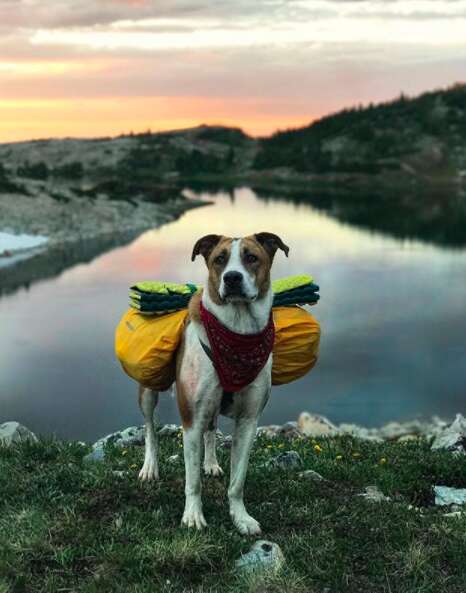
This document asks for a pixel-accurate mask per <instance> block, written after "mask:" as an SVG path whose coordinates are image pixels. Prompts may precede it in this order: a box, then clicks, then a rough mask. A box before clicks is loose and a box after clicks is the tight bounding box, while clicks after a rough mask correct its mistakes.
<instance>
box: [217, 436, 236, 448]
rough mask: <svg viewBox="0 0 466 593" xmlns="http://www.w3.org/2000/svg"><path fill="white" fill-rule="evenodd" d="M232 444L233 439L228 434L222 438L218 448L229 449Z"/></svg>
mask: <svg viewBox="0 0 466 593" xmlns="http://www.w3.org/2000/svg"><path fill="white" fill-rule="evenodd" d="M232 444H233V437H232V436H231V435H230V434H228V435H227V436H226V437H224V438H223V440H222V442H221V443H220V446H221V447H223V448H224V449H231V446H232Z"/></svg>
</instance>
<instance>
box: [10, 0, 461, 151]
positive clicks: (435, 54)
mask: <svg viewBox="0 0 466 593" xmlns="http://www.w3.org/2000/svg"><path fill="white" fill-rule="evenodd" d="M465 80H466V0H93V1H90V0H0V142H11V141H17V140H26V139H31V138H47V137H66V136H76V137H96V136H107V135H112V136H113V135H118V134H121V133H127V132H130V131H133V132H141V131H145V130H147V129H151V130H152V131H159V130H169V129H179V128H185V127H191V126H195V125H199V124H201V123H207V124H225V125H235V126H240V127H242V128H243V129H244V130H245V131H246V132H248V133H250V134H252V135H256V136H258V135H267V134H270V133H272V132H274V131H276V130H277V129H286V128H290V127H296V126H299V125H305V124H308V123H310V122H311V121H313V120H315V119H317V118H319V117H322V116H323V115H326V114H328V113H332V112H335V111H338V110H340V109H342V108H344V107H349V106H353V105H358V104H363V105H364V104H368V103H370V102H380V101H385V100H389V99H392V98H394V97H396V96H398V95H399V94H400V93H401V92H403V93H405V94H407V95H416V94H419V93H421V92H423V91H426V90H431V89H434V88H439V87H446V86H449V85H451V84H454V83H456V82H461V81H465Z"/></svg>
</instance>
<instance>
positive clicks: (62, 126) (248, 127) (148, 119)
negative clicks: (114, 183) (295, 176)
mask: <svg viewBox="0 0 466 593" xmlns="http://www.w3.org/2000/svg"><path fill="white" fill-rule="evenodd" d="M0 114H1V116H0V117H1V119H0V142H13V141H18V140H29V139H31V138H49V137H65V136H76V137H95V136H114V135H118V134H121V133H122V132H129V131H133V132H142V131H145V130H147V129H148V128H150V129H151V130H153V131H162V130H173V129H179V128H187V127H192V126H196V125H199V124H201V123H206V124H225V125H231V126H241V127H243V129H245V131H247V132H249V133H250V134H253V135H262V134H268V133H270V132H272V131H274V130H276V129H277V128H279V127H281V128H285V127H290V126H298V125H302V124H305V123H309V117H306V118H304V117H303V116H295V117H293V116H292V115H291V116H290V115H289V114H286V113H282V114H280V113H276V112H274V106H273V103H272V104H269V105H265V104H264V102H261V101H259V100H251V101H240V100H227V99H218V98H216V99H212V98H209V97H155V98H149V97H143V98H141V97H135V98H134V97H126V98H122V99H108V98H107V99H85V100H83V99H81V100H80V99H76V100H18V101H14V100H10V101H1V100H0Z"/></svg>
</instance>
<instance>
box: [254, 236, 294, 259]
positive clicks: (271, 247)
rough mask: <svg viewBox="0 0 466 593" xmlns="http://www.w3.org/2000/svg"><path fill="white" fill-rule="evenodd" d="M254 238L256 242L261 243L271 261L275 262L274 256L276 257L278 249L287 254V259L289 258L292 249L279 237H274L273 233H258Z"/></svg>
mask: <svg viewBox="0 0 466 593" xmlns="http://www.w3.org/2000/svg"><path fill="white" fill-rule="evenodd" d="M254 236H255V238H256V241H257V242H258V243H260V244H261V245H262V247H263V248H264V249H265V250H266V251H267V253H268V254H269V256H270V260H273V256H274V255H275V252H276V251H277V249H281V250H282V251H283V252H284V253H285V255H286V257H288V252H289V251H290V248H289V247H288V245H285V243H283V241H282V240H281V239H280V237H279V236H278V235H274V234H273V233H256V234H255V235H254Z"/></svg>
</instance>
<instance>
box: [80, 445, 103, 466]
mask: <svg viewBox="0 0 466 593" xmlns="http://www.w3.org/2000/svg"><path fill="white" fill-rule="evenodd" d="M104 459H105V451H104V448H103V446H101V447H96V448H95V449H93V450H92V451H91V452H90V453H88V454H87V455H85V456H84V457H83V461H84V463H90V462H94V461H103V460H104Z"/></svg>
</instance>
